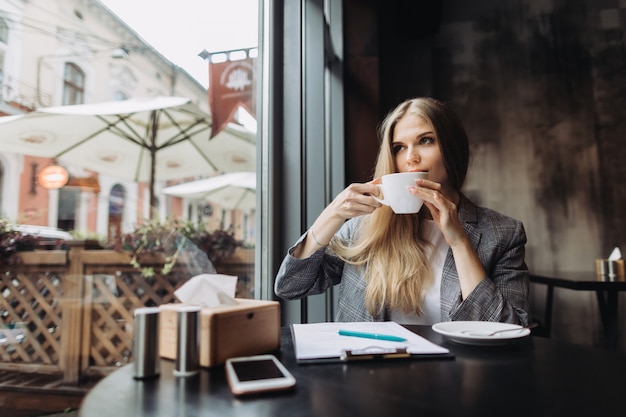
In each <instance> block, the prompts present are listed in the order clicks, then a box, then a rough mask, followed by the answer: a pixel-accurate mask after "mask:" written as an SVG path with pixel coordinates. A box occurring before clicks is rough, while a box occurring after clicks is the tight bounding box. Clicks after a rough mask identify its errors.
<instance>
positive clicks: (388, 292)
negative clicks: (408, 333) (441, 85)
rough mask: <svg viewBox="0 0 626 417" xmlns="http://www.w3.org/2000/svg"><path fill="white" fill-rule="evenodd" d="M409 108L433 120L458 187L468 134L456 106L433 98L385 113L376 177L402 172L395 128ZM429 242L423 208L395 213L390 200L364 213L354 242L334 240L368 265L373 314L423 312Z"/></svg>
mask: <svg viewBox="0 0 626 417" xmlns="http://www.w3.org/2000/svg"><path fill="white" fill-rule="evenodd" d="M406 114H412V115H416V116H419V117H423V118H424V119H425V120H427V121H428V122H430V123H431V124H432V126H433V129H434V131H435V134H436V135H437V138H438V141H437V143H439V147H440V149H441V152H442V155H443V159H444V165H445V167H446V172H447V174H448V177H449V181H450V183H451V184H452V186H453V187H454V188H456V189H457V190H460V188H461V185H462V183H463V181H464V180H465V175H466V173H467V167H468V165H469V147H468V141H467V135H466V134H465V129H464V128H463V125H462V124H461V122H460V120H459V119H458V118H457V116H456V115H455V114H454V112H453V111H452V110H451V109H450V108H449V107H447V106H446V105H445V104H443V103H441V102H439V101H437V100H435V99H432V98H416V99H411V100H407V101H405V102H403V103H401V104H400V105H399V106H398V107H396V108H395V109H394V110H393V111H392V112H391V113H389V115H388V116H387V117H386V118H385V120H384V121H383V123H382V125H381V129H380V135H381V146H380V149H379V153H378V159H377V162H376V168H375V171H374V178H379V177H381V176H383V175H385V174H391V173H394V172H398V169H397V166H396V162H395V156H394V154H393V149H392V143H393V134H394V129H395V126H396V124H397V122H398V120H400V119H401V118H402V117H404V116H405V115H406ZM430 246H431V245H430V243H429V242H427V241H426V240H425V239H424V238H423V233H422V230H421V224H420V216H419V214H403V215H395V214H393V212H392V211H391V209H390V208H389V207H387V206H383V207H381V208H379V209H377V210H375V211H374V212H373V213H372V214H370V215H368V216H364V217H363V219H362V221H361V222H360V223H359V226H358V229H357V231H356V236H355V240H354V241H353V242H352V244H350V245H345V244H343V243H342V242H338V241H335V240H333V242H332V249H333V250H334V252H335V253H336V254H337V255H338V256H339V257H340V258H341V259H343V260H344V261H345V262H347V263H350V264H352V265H355V266H356V267H358V268H365V281H366V284H367V286H366V291H365V304H366V306H367V309H368V311H369V312H370V314H372V315H376V314H377V313H380V312H382V311H384V309H386V308H390V309H399V310H401V311H402V312H404V313H416V314H421V313H422V310H423V308H422V307H423V302H424V297H425V295H426V293H427V291H428V289H429V288H430V287H431V286H432V285H433V274H432V271H431V268H430V265H429V262H428V251H429V248H430Z"/></svg>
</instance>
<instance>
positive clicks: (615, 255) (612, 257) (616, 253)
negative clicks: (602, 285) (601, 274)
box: [609, 246, 622, 261]
mask: <svg viewBox="0 0 626 417" xmlns="http://www.w3.org/2000/svg"><path fill="white" fill-rule="evenodd" d="M618 259H622V252H621V251H620V250H619V248H618V247H617V246H616V247H615V249H613V252H611V254H610V255H609V261H617V260H618Z"/></svg>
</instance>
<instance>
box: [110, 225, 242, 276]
mask: <svg viewBox="0 0 626 417" xmlns="http://www.w3.org/2000/svg"><path fill="white" fill-rule="evenodd" d="M242 245H243V242H241V241H239V240H237V239H235V236H234V232H233V231H232V230H214V231H209V230H208V229H207V228H206V226H205V225H204V224H202V223H198V224H193V223H191V222H189V221H182V220H179V219H168V220H166V221H165V222H161V221H159V220H158V219H151V220H146V221H145V222H144V223H143V224H141V225H140V226H139V227H137V228H136V229H135V230H134V231H133V232H131V233H127V234H125V235H123V236H122V238H121V241H120V242H118V243H117V244H116V245H114V246H115V247H116V248H117V249H121V250H126V251H128V252H130V255H131V260H130V263H131V265H132V266H133V267H134V268H136V269H138V270H140V271H141V274H142V275H143V276H144V277H152V276H154V275H155V271H154V267H153V266H150V265H148V263H149V262H150V261H153V260H154V259H155V257H160V258H161V259H162V261H163V267H162V268H161V271H160V272H161V273H162V274H163V275H167V274H168V273H170V272H171V270H172V268H173V267H174V265H175V264H176V262H177V261H178V259H179V257H180V256H182V255H183V254H184V253H192V252H194V251H199V252H201V253H203V254H205V255H206V257H207V258H208V260H209V261H210V263H211V264H212V265H211V268H213V265H215V264H219V263H220V261H222V260H223V259H224V258H227V257H229V256H231V255H232V254H233V253H234V251H235V249H236V248H237V247H239V246H242ZM188 258H194V261H195V262H199V261H198V260H197V257H195V256H189V257H188Z"/></svg>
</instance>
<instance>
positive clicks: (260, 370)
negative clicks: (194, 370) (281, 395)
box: [225, 354, 296, 395]
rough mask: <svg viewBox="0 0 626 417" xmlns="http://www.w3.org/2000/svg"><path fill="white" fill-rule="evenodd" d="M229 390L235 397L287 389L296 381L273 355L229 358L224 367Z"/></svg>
mask: <svg viewBox="0 0 626 417" xmlns="http://www.w3.org/2000/svg"><path fill="white" fill-rule="evenodd" d="M225 370H226V378H227V379H228V385H229V386H230V390H231V391H232V393H233V394H235V395H244V394H253V393H258V392H264V391H276V390H283V389H289V388H292V387H294V386H295V385H296V379H295V378H294V377H293V375H291V373H290V372H289V371H288V370H287V368H285V366H284V365H283V364H282V363H281V362H280V361H279V360H278V359H277V358H276V356H274V355H269V354H268V355H255V356H243V357H238V358H230V359H227V360H226V365H225Z"/></svg>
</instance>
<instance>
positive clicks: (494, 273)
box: [274, 197, 530, 325]
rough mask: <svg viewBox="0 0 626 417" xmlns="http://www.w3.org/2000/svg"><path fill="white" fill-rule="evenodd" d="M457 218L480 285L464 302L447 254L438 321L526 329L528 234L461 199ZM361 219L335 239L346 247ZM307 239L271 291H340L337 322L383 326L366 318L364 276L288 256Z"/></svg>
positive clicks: (295, 294)
mask: <svg viewBox="0 0 626 417" xmlns="http://www.w3.org/2000/svg"><path fill="white" fill-rule="evenodd" d="M458 213H459V218H460V219H461V222H462V223H463V228H464V229H465V232H466V233H467V236H468V237H469V239H470V241H471V243H472V246H473V247H474V249H475V250H476V252H477V253H478V257H479V258H480V261H481V263H482V265H483V267H484V268H485V271H486V273H487V279H484V280H483V281H482V282H481V283H480V284H478V286H477V287H476V288H475V289H474V290H473V291H472V292H471V294H470V295H469V296H468V297H467V298H466V299H465V300H463V299H462V297H461V286H460V283H459V277H458V274H457V271H456V265H455V263H454V258H453V256H452V251H451V250H448V254H447V256H446V260H445V263H444V267H443V275H442V280H441V320H442V321H452V320H481V321H499V322H507V323H516V324H521V325H527V324H528V323H529V321H530V307H529V301H528V294H529V274H528V268H527V267H526V263H525V261H524V255H525V248H524V245H525V244H526V233H525V231H524V226H523V224H522V223H521V222H520V221H518V220H515V219H512V218H510V217H507V216H504V215H502V214H500V213H498V212H495V211H493V210H490V209H487V208H483V207H478V206H476V205H475V204H474V203H472V202H471V201H470V200H468V199H467V198H465V197H462V200H461V203H460V204H459V207H458ZM358 222H360V219H359V218H358V217H357V218H354V219H350V220H348V221H347V222H345V223H344V225H343V226H342V227H341V228H340V229H339V231H338V232H337V234H336V235H335V238H336V239H340V240H342V241H344V242H348V243H349V242H350V241H351V240H352V239H353V237H354V234H355V229H356V226H357V225H358ZM305 237H306V233H305V234H304V235H302V236H301V237H300V239H298V241H297V242H296V244H295V245H294V246H293V247H291V248H290V249H289V252H288V253H287V255H286V256H285V258H284V259H283V262H282V265H281V267H280V269H279V271H278V274H277V276H276V281H275V284H274V291H275V292H276V295H277V296H279V297H281V298H283V299H287V300H294V299H300V298H303V297H306V296H308V295H313V294H320V293H323V292H324V291H326V290H327V289H328V288H330V287H331V286H333V285H339V298H338V302H339V305H338V309H337V315H336V318H335V319H336V320H337V321H383V320H385V319H386V317H385V313H384V312H381V313H380V314H378V315H376V316H372V315H370V314H369V312H368V311H367V309H366V307H365V278H364V275H363V273H362V271H359V270H357V269H355V268H354V266H352V265H349V264H346V263H345V262H343V261H342V260H341V259H339V258H338V257H337V256H336V255H334V253H333V252H332V250H330V249H329V248H326V249H324V248H320V249H319V250H318V251H316V252H315V253H313V254H312V255H311V256H310V257H308V258H306V259H298V258H295V257H293V256H292V255H291V254H292V253H293V250H294V249H295V247H296V246H297V245H298V244H300V242H302V240H304V238H305Z"/></svg>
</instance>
